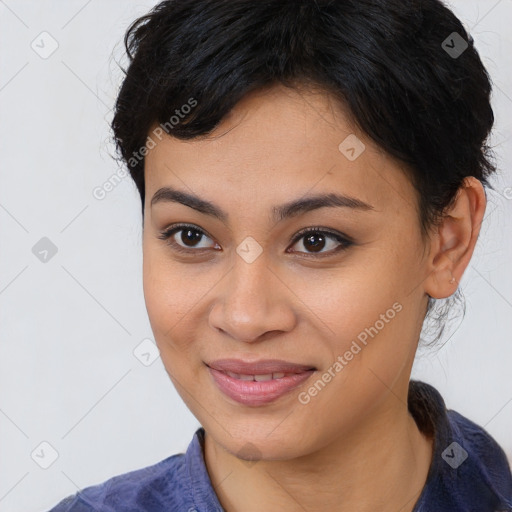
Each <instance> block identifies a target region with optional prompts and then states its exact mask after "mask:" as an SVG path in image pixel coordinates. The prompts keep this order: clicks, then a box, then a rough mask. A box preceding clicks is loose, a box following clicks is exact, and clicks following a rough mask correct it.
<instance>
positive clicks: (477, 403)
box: [0, 0, 512, 512]
mask: <svg viewBox="0 0 512 512" xmlns="http://www.w3.org/2000/svg"><path fill="white" fill-rule="evenodd" d="M155 3H156V2H154V1H148V0H146V1H127V0H108V1H105V0H103V1H100V0H89V1H86V0H68V1H47V0H46V1H36V0H33V1H28V0H25V1H23V0H0V59H1V60H0V172H1V187H0V226H1V238H0V248H1V260H0V261H1V264H0V337H1V338H0V365H1V371H0V511H9V512H18V511H24V512H38V511H43V510H47V509H48V508H50V507H51V506H53V505H55V504H56V503H57V502H58V501H60V499H62V498H63V497H65V496H67V495H69V494H72V493H74V492H76V491H77V490H78V489H81V488H83V487H86V486H89V485H92V484H95V483H99V482H102V481H104V480H106V479H107V478H110V477H111V476H114V475H118V474H121V473H124V472H127V471H130V470H133V469H137V468H141V467H144V466H147V465H150V464H154V463H156V462H158V461H160V460H162V459H164V458H166V457H168V456H170V455H172V454H174V453H178V452H182V451H184V450H185V449H186V447H187V445H188V443H189V442H190V440H191V438H192V435H193V432H194V431H195V429H196V428H197V427H198V426H199V423H198V422H197V420H196V419H195V418H194V417H193V416H192V415H191V413H190V412H189V411H188V409H186V407H185V406H184V405H183V403H182V402H181V399H180V398H179V396H178V395H177V393H176V391H175V390H174V388H173V386H172V384H171V382H170V380H169V379H168V377H167V374H166V373H165V370H164V368H163V365H162V363H161V360H160V359H159V358H157V359H156V360H155V361H154V362H153V364H151V365H150V366H145V365H144V364H142V363H141V362H140V361H139V360H138V359H137V358H136V357H135V356H134V353H133V351H134V350H135V349H136V347H137V346H138V345H139V344H140V343H141V342H142V340H144V339H146V338H151V337H152V334H151V329H150V325H149V321H148V319H147V314H146V310H145V306H144V299H143V294H142V266H141V265H142V257H141V226H140V222H141V217H140V213H139V210H140V200H139V198H138V195H137V192H136V189H135V186H134V185H133V184H132V183H131V181H130V179H124V180H122V182H121V183H120V184H119V185H118V186H117V187H116V188H115V189H114V190H113V191H111V192H110V193H109V194H108V195H107V197H106V198H105V199H103V200H101V201H100V200H97V199H95V198H94V197H93V194H92V191H93V189H94V188H95V187H97V186H101V185H102V184H103V183H104V182H105V181H106V180H108V179H109V177H111V176H112V174H114V173H116V172H117V171H118V169H119V168H118V165H117V164H116V163H115V162H114V160H113V159H112V158H111V155H112V154H113V148H112V145H111V144H110V140H109V138H110V133H109V128H108V122H109V121H110V119H111V115H112V113H111V111H110V109H111V107H112V106H113V101H114V99H115V95H116V89H117V87H118V85H119V83H120V79H121V73H120V71H119V69H118V67H117V65H116V62H115V60H116V59H118V60H119V58H121V55H122V47H121V40H122V36H123V33H124V31H125V29H126V28H127V26H128V25H129V23H130V22H131V21H132V20H134V19H135V18H136V17H137V16H139V15H142V14H143V13H145V12H146V11H147V10H148V9H149V8H150V7H152V6H153V5H155ZM450 5H451V6H452V7H453V9H454V10H455V12H456V14H458V15H459V17H461V19H462V20H463V22H464V23H465V25H466V27H467V28H469V29H471V33H472V35H473V36H474V38H475V40H476V43H477V47H478V49H479V50H480V53H481V55H482V57H483V60H484V62H485V64H486V66H487V68H488V70H489V72H490V74H491V75H492V77H493V80H494V82H495V91H494V98H493V102H494V107H495V113H496V117H497V126H496V131H495V134H494V138H493V144H494V145H495V147H496V152H497V156H498V164H499V166H500V170H501V176H500V177H499V178H498V179H497V180H495V181H494V183H495V186H496V191H497V192H496V193H494V192H490V193H489V205H488V211H487V217H486V220H485V221H484V224H483V230H482V234H481V237H480V240H479V242H478V247H477V251H476V254H475V256H474V258H473V260H472V263H471V266H470V267H469V268H468V270H467V272H466V274H465V276H464V279H463V282H462V288H463V291H464V294H465V296H466V299H467V314H466V318H465V319H464V321H463V322H462V324H461V326H460V327H459V328H458V330H457V332H456V333H455V334H454V335H453V336H452V337H451V339H450V340H449V342H448V343H447V344H446V345H445V346H444V348H442V349H441V350H440V351H439V352H433V351H430V352H427V353H423V354H422V355H420V356H419V357H418V360H417V364H416V366H415V370H414V377H416V378H420V379H423V380H425V381H427V382H430V383H432V384H434V385H435V386H436V387H437V388H438V389H439V390H440V391H441V393H442V394H443V396H444V398H445V400H446V402H447V404H448V406H449V407H450V408H454V409H456V410H458V411H459V412H460V413H462V414H464V415H466V416H468V417H469V418H470V419H472V420H474V421H476V422H477V423H479V424H480V425H482V426H485V427H486V429H487V430H488V431H489V432H490V433H491V434H492V435H493V436H494V437H495V438H496V439H497V440H498V442H499V443H500V444H501V445H502V446H503V447H504V449H505V450H506V452H507V455H508V456H509V457H510V458H511V459H512V435H511V432H512V428H511V427H512V378H511V371H510V363H511V359H512V339H511V335H510V332H511V330H512V292H511V290H512V271H511V268H510V261H511V256H512V245H511V239H510V234H511V228H512V215H511V213H512V200H511V199H507V197H506V196H508V197H509V198H512V189H510V190H508V193H507V192H506V191H507V187H512V173H511V171H510V164H511V163H512V154H511V146H510V136H511V128H512V127H511V122H510V119H511V117H512V76H511V74H512V65H511V57H510V56H511V55H512V38H511V35H510V24H511V22H512V0H500V1H498V0H488V1H487V0H482V1H474V0H457V1H453V2H451V4H450ZM43 31H46V32H48V33H49V34H50V35H51V38H53V39H54V40H55V41H56V42H57V43H58V48H57V50H56V51H55V52H54V53H53V54H52V55H50V56H49V57H48V58H42V57H41V56H40V55H39V54H38V53H36V51H34V50H33V49H32V47H31V44H32V42H33V41H35V43H34V46H36V48H38V51H39V52H40V53H43V52H49V51H50V50H51V45H52V44H55V43H52V40H51V39H49V37H48V36H40V34H41V32H43ZM44 38H46V39H44ZM440 43H441V41H440ZM411 44H414V41H411ZM45 56H46V55H45ZM43 237H48V238H49V239H50V240H51V241H52V242H53V244H55V246H56V247H57V249H58V252H57V254H55V256H53V257H52V258H51V259H49V261H47V262H46V263H43V262H41V261H40V260H39V259H38V258H36V256H35V255H34V254H33V252H32V248H33V246H34V245H35V244H36V243H37V242H38V241H39V240H40V239H41V238H43ZM457 323H458V322H457ZM43 441H46V442H47V443H50V445H51V446H52V447H53V448H54V449H55V450H56V451H57V452H58V458H57V459H56V460H55V462H54V463H53V464H52V465H51V466H50V467H49V468H48V469H42V468H41V467H40V466H39V465H38V464H37V463H36V462H35V460H37V461H38V462H39V463H44V462H45V461H46V463H48V462H50V458H49V457H51V451H50V450H49V449H48V448H45V447H44V446H43V447H42V448H41V446H40V443H41V442H43ZM41 449H42V450H43V451H41ZM34 450H36V451H35V454H34V459H35V460H34V459H33V458H31V454H32V453H33V451H34Z"/></svg>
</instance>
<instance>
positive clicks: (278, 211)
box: [151, 187, 375, 223]
mask: <svg viewBox="0 0 512 512" xmlns="http://www.w3.org/2000/svg"><path fill="white" fill-rule="evenodd" d="M161 202H171V203H180V204H183V205H185V206H188V207H189V208H193V209H194V210H197V211H198V212H200V213H203V214H205V215H209V216H211V217H215V218H216V219H219V220H220V221H221V222H223V223H227V221H228V218H229V215H228V214H227V213H226V212H225V211H224V210H222V209H221V208H220V207H219V206H217V205H215V204H214V203H212V202H210V201H207V200H205V199H202V198H200V197H198V196H196V195H194V194H190V193H188V192H183V191H181V190H177V189H174V188H172V187H162V188H160V189H158V190H157V191H156V192H155V194H154V195H153V197H152V198H151V207H153V205H155V204H157V203H161ZM319 208H351V209H353V210H359V211H369V210H374V209H375V208H374V207H373V206H372V205H370V204H368V203H365V202H364V201H361V200H360V199H357V198H355V197H350V196H346V195H340V194H334V193H331V194H318V195H314V196H309V197H305V198H300V199H296V200H294V201H291V202H289V203H285V204H282V205H279V206H274V207H272V218H273V220H274V221H275V222H280V221H281V220H283V219H286V218H290V217H294V216H297V215H301V214H304V213H306V212H310V211H313V210H317V209H319Z"/></svg>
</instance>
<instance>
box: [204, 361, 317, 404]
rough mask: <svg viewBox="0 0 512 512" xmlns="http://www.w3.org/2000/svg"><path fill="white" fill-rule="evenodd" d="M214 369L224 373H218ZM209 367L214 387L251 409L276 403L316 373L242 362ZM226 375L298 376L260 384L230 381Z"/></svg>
mask: <svg viewBox="0 0 512 512" xmlns="http://www.w3.org/2000/svg"><path fill="white" fill-rule="evenodd" d="M214 365H215V366H216V367H221V368H222V369H216V368H214ZM207 366H208V371H209V372H210V375H211V376H212V377H213V380H214V382H215V384H216V385H217V386H218V388H219V389H220V390H221V391H222V392H223V393H224V394H225V395H227V396H228V397H230V398H231V399H233V400H235V401H236V402H239V403H242V404H244V405H248V406H259V405H264V404H267V403H270V402H273V401H274V400H277V399H278V398H279V397H281V396H283V395H284V394H286V393H288V392H289V391H291V390H292V389H294V388H296V387H297V386H299V385H300V384H302V383H303V382H304V381H306V380H307V379H309V377H311V375H312V374H313V373H314V372H315V370H314V369H312V368H311V367H310V366H304V365H296V364H293V363H286V362H285V361H276V360H273V361H270V360H266V361H259V362H258V363H245V362H243V361H240V360H225V359H224V360H222V361H215V363H212V364H210V365H207ZM231 368H233V369H231ZM224 371H229V372H232V373H239V374H246V375H265V374H268V373H294V374H295V375H289V376H285V377H282V378H280V379H272V380H266V381H259V382H258V381H247V380H240V379H236V378H233V377H230V376H229V375H227V374H226V373H224Z"/></svg>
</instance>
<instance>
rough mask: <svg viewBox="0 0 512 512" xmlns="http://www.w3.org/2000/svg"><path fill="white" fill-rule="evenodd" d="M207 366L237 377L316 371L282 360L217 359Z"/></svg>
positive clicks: (311, 367)
mask: <svg viewBox="0 0 512 512" xmlns="http://www.w3.org/2000/svg"><path fill="white" fill-rule="evenodd" d="M207 366H209V367H210V368H213V369H214V370H218V371H219V372H224V373H227V372H231V373H234V374H237V375H269V374H280V373H284V374H285V375H286V374H295V373H303V372H306V371H309V370H316V368H315V367H314V366H311V365H304V364H296V363H291V362H289V361H283V360H280V359H262V360H260V361H255V362H252V363H250V362H247V361H243V360H241V359H217V360H215V361H213V362H211V363H207Z"/></svg>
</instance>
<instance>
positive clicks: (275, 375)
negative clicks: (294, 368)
mask: <svg viewBox="0 0 512 512" xmlns="http://www.w3.org/2000/svg"><path fill="white" fill-rule="evenodd" d="M226 373H227V374H228V375H229V376H230V377H232V378H233V379H238V380H255V381H256V382H262V381H265V380H272V379H282V378H283V377H284V376H288V375H293V374H291V373H281V372H276V373H267V374H265V375H241V374H238V373H233V372H226Z"/></svg>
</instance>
